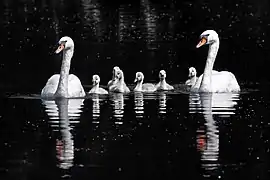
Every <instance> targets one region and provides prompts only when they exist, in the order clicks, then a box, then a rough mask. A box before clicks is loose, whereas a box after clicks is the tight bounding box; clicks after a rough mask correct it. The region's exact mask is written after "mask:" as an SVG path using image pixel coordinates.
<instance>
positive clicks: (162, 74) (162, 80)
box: [155, 70, 174, 91]
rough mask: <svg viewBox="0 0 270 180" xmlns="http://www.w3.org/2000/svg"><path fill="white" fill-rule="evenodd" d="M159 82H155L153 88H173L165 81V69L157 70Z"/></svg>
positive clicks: (168, 89) (166, 89)
mask: <svg viewBox="0 0 270 180" xmlns="http://www.w3.org/2000/svg"><path fill="white" fill-rule="evenodd" d="M159 79H160V81H159V83H158V84H156V86H155V88H156V89H157V90H164V91H170V90H173V89H174V87H173V86H171V85H169V84H168V83H167V82H166V71H164V70H160V71H159Z"/></svg>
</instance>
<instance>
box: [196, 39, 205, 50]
mask: <svg viewBox="0 0 270 180" xmlns="http://www.w3.org/2000/svg"><path fill="white" fill-rule="evenodd" d="M206 42H207V40H206V38H204V37H203V38H202V39H201V40H200V42H199V43H198V44H197V46H196V48H199V47H201V46H203V45H205V43H206Z"/></svg>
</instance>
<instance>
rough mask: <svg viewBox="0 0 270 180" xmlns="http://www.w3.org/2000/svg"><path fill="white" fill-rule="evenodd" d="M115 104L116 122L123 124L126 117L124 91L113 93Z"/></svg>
mask: <svg viewBox="0 0 270 180" xmlns="http://www.w3.org/2000/svg"><path fill="white" fill-rule="evenodd" d="M111 100H112V106H113V117H115V118H116V121H115V124H123V121H122V119H123V117H124V95H123V93H113V94H112V95H111Z"/></svg>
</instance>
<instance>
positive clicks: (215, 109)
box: [189, 93, 239, 176]
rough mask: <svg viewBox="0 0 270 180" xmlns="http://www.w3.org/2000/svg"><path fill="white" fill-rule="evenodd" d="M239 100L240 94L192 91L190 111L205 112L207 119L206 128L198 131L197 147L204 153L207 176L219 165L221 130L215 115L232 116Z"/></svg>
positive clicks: (203, 159) (202, 157)
mask: <svg viewBox="0 0 270 180" xmlns="http://www.w3.org/2000/svg"><path fill="white" fill-rule="evenodd" d="M238 100H239V94H232V93H201V94H195V93H191V94H190V96H189V112H190V113H199V114H203V117H204V120H205V123H204V126H205V128H201V127H200V128H199V130H198V131H197V148H198V150H199V151H201V153H202V156H201V160H202V167H203V168H204V169H205V174H204V175H205V176H210V175H211V174H213V173H214V170H216V169H218V167H219V163H218V159H219V130H218V126H217V122H216V120H215V119H214V117H219V119H220V118H228V117H230V116H231V115H232V114H234V111H235V105H237V101H238ZM214 115H215V116H214ZM226 120H230V119H229V118H228V119H226ZM204 129H205V130H204Z"/></svg>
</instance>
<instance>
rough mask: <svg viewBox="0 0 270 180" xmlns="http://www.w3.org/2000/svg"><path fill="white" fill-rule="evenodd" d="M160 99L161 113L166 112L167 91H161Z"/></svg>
mask: <svg viewBox="0 0 270 180" xmlns="http://www.w3.org/2000/svg"><path fill="white" fill-rule="evenodd" d="M158 100H159V111H158V112H159V113H160V114H166V111H167V109H166V103H167V95H166V93H165V92H159V94H158Z"/></svg>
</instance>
